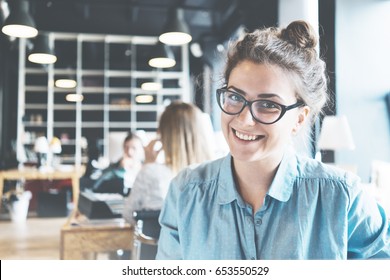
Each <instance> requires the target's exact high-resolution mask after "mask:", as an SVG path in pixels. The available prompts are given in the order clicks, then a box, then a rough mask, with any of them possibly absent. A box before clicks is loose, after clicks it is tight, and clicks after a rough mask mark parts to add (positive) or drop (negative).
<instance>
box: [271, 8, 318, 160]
mask: <svg viewBox="0 0 390 280" xmlns="http://www.w3.org/2000/svg"><path fill="white" fill-rule="evenodd" d="M294 20H305V21H307V22H309V23H310V24H311V25H312V26H313V28H314V30H316V31H317V34H318V25H319V24H318V0H279V11H278V24H279V26H280V27H286V26H287V25H288V24H289V23H290V22H292V21H294ZM317 52H318V53H319V45H317ZM304 129H305V130H306V131H301V132H300V133H299V134H298V135H297V136H296V137H295V138H294V141H293V142H294V147H295V149H296V150H297V151H298V152H299V153H302V154H306V155H307V156H311V153H312V152H311V143H310V141H311V140H310V137H307V135H310V129H311V127H309V126H306V127H305V128H304Z"/></svg>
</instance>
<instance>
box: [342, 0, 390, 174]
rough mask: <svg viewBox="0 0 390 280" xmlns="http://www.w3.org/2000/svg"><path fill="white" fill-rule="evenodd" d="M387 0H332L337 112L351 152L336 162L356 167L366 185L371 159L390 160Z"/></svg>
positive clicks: (389, 23)
mask: <svg viewBox="0 0 390 280" xmlns="http://www.w3.org/2000/svg"><path fill="white" fill-rule="evenodd" d="M388 92H390V1H389V0H337V1H336V94H337V96H336V99H337V109H336V110H337V113H338V114H345V115H346V116H347V118H348V120H349V123H350V125H351V130H352V134H353V136H354V139H355V144H356V147H357V148H356V150H355V151H343V152H337V153H336V163H338V164H356V165H357V167H358V174H359V175H360V176H361V177H362V179H363V181H368V180H369V173H370V162H371V160H373V159H380V160H385V161H390V123H389V116H388V113H387V111H386V106H385V102H384V96H385V94H386V93H388Z"/></svg>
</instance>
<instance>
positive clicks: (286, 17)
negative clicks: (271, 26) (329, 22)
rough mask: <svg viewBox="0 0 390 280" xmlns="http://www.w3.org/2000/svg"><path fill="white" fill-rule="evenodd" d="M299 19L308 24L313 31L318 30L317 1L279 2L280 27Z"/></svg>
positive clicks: (296, 0) (292, 0)
mask: <svg viewBox="0 0 390 280" xmlns="http://www.w3.org/2000/svg"><path fill="white" fill-rule="evenodd" d="M299 19H301V20H306V21H308V22H310V24H311V25H312V26H313V27H314V29H315V30H318V0H279V11H278V23H279V26H280V27H285V26H287V25H288V24H289V23H290V22H292V21H294V20H299Z"/></svg>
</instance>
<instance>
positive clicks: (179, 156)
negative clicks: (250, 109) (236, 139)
mask: <svg viewBox="0 0 390 280" xmlns="http://www.w3.org/2000/svg"><path fill="white" fill-rule="evenodd" d="M202 124H203V122H202V112H201V110H200V109H199V108H198V107H196V106H195V105H192V104H188V103H184V102H179V101H176V102H173V103H171V104H170V105H169V106H167V107H166V109H165V111H164V112H163V113H162V115H161V117H160V120H159V127H158V134H159V136H160V139H155V140H152V141H151V142H150V143H149V144H148V145H147V146H146V147H145V164H144V166H143V167H142V169H141V170H140V172H139V173H138V175H137V177H136V179H135V182H134V184H133V188H132V190H131V194H130V195H129V196H128V197H127V198H126V200H125V207H124V212H123V218H125V219H126V220H127V221H128V222H130V223H133V224H134V223H135V222H134V219H133V212H134V211H137V210H159V209H161V207H162V205H163V201H164V198H165V195H166V193H167V191H168V187H169V183H170V181H171V179H172V178H173V176H174V175H176V174H177V173H178V172H179V171H180V170H181V169H183V168H184V167H186V166H188V165H191V164H197V163H201V162H204V161H206V160H210V159H212V150H211V147H209V146H208V144H207V143H208V140H207V136H206V132H205V129H204V126H203V125H202ZM157 142H161V145H160V146H161V147H156V146H157V145H158V144H157ZM156 144H157V145H156ZM161 152H162V153H163V157H164V158H165V160H164V161H165V162H164V163H158V162H157V157H158V155H159V154H160V153H161Z"/></svg>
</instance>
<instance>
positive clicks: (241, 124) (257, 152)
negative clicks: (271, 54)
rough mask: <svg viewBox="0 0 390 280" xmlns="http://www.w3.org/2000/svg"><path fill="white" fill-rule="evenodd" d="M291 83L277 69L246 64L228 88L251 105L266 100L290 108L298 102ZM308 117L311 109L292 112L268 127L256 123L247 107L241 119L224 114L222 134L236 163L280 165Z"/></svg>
mask: <svg viewBox="0 0 390 280" xmlns="http://www.w3.org/2000/svg"><path fill="white" fill-rule="evenodd" d="M290 79H291V78H290V77H288V76H287V75H286V74H285V73H284V72H283V71H282V70H281V69H280V68H279V67H277V66H270V65H264V64H255V63H252V62H250V61H243V62H241V63H240V64H238V65H237V66H236V67H235V68H234V69H233V70H232V72H231V74H230V77H229V83H228V85H227V88H228V89H229V90H230V91H234V92H236V93H239V94H240V95H242V96H243V97H244V98H245V99H246V100H247V101H252V100H257V99H266V100H270V101H274V102H277V103H279V104H282V105H286V106H289V105H292V104H295V103H296V102H297V98H296V95H295V92H294V89H295V88H294V86H293V84H292V82H291V80H290ZM265 93H267V95H265ZM308 113H309V108H308V107H307V106H304V107H299V108H295V109H291V110H288V111H287V112H286V113H285V114H284V116H283V117H282V118H281V119H280V120H279V121H277V122H276V123H273V124H268V125H267V124H262V123H259V122H257V121H255V120H254V119H253V117H252V115H251V113H250V111H249V107H248V106H246V107H245V108H244V109H243V111H242V112H241V113H240V114H238V115H228V114H225V113H224V112H222V116H221V124H222V131H223V133H224V136H225V138H226V141H227V143H228V145H229V148H230V152H231V154H232V156H233V158H234V159H235V160H238V161H246V162H248V161H251V162H252V161H263V160H267V161H269V160H276V161H280V160H281V157H282V156H283V153H284V150H285V147H286V145H287V144H288V143H289V142H290V140H291V137H292V135H293V134H295V133H296V132H297V131H298V130H299V127H300V126H301V125H302V124H303V122H304V121H305V119H306V117H307V115H308Z"/></svg>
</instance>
